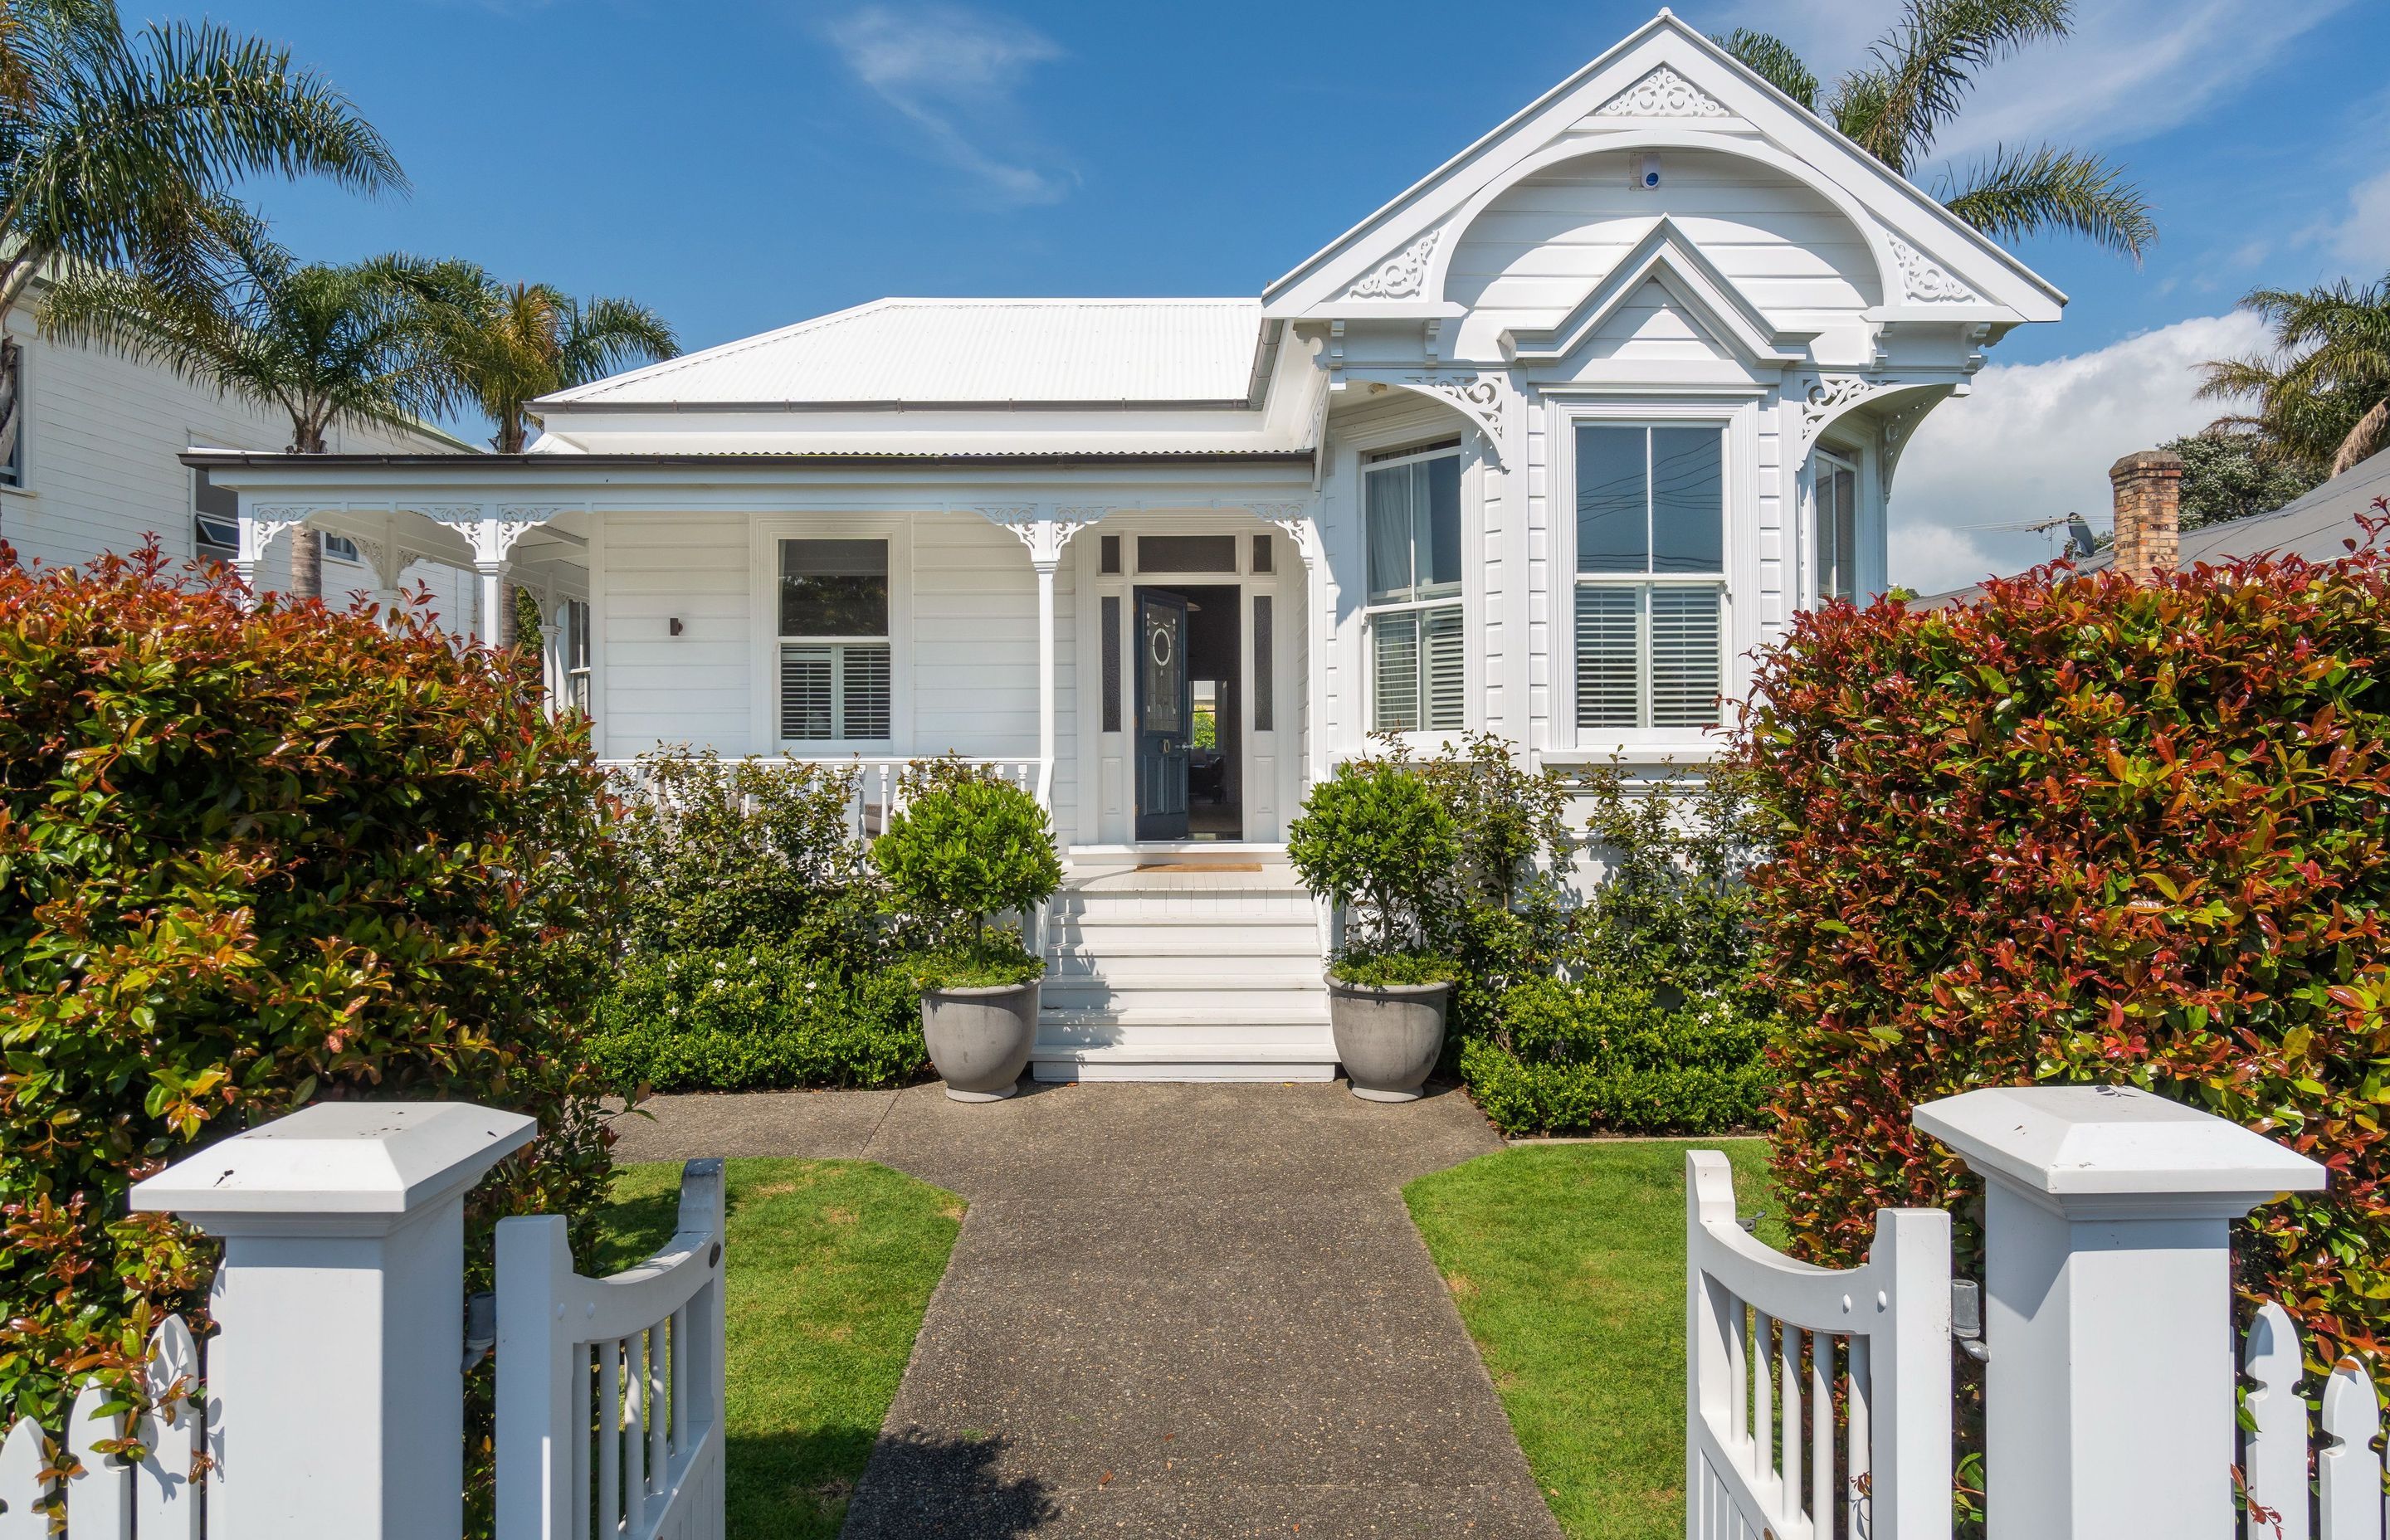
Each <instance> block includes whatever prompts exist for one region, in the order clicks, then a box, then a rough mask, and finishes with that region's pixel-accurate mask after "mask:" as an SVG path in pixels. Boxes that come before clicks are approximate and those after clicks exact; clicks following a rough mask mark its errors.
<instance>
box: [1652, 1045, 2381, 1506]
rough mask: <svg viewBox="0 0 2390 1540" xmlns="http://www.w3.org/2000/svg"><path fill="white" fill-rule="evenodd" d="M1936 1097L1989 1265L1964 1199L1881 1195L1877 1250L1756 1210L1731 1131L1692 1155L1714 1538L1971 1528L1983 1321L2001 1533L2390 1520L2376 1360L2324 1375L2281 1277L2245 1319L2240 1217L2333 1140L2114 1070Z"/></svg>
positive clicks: (1690, 1412)
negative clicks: (2283, 1142)
mask: <svg viewBox="0 0 2390 1540" xmlns="http://www.w3.org/2000/svg"><path fill="white" fill-rule="evenodd" d="M1971 1104H1972V1105H1971ZM1918 1124H1919V1126H1920V1128H1921V1129H1924V1130H1926V1131H1928V1132H1931V1133H1934V1135H1935V1136H1937V1137H1940V1138H1941V1139H1942V1140H1943V1142H1945V1143H1946V1144H1948V1145H1949V1146H1950V1147H1951V1148H1953V1149H1956V1150H1958V1151H1959V1152H1960V1154H1961V1155H1962V1156H1964V1157H1965V1158H1966V1159H1967V1161H1968V1162H1969V1164H1970V1165H1971V1166H1972V1167H1973V1168H1974V1169H1975V1170H1976V1172H1977V1173H1978V1174H1979V1175H1982V1176H1984V1177H1985V1184H1986V1210H1985V1232H1984V1234H1985V1280H1984V1283H1983V1285H1982V1290H1981V1292H1978V1290H1977V1286H1976V1285H1975V1284H1972V1283H1966V1284H1963V1285H1961V1287H1960V1289H1959V1290H1954V1289H1953V1279H1952V1275H1951V1253H1950V1234H1951V1229H1950V1217H1949V1215H1948V1214H1947V1213H1941V1212H1939V1211H1934V1210H1908V1209H1886V1210H1882V1211H1880V1212H1879V1213H1878V1214H1877V1216H1876V1231H1875V1236H1874V1240H1873V1244H1872V1246H1871V1248H1870V1253H1869V1259H1868V1261H1867V1263H1866V1264H1864V1265H1862V1266H1859V1267H1856V1268H1850V1269H1846V1270H1831V1269H1827V1268H1821V1267H1816V1266H1812V1265H1810V1264H1805V1263H1802V1262H1799V1261H1796V1260H1794V1259H1793V1258H1792V1257H1789V1256H1786V1255H1784V1254H1783V1253H1782V1252H1780V1251H1775V1250H1774V1249H1772V1248H1770V1247H1768V1246H1767V1245H1766V1244H1764V1243H1763V1242H1762V1241H1760V1240H1759V1239H1758V1238H1757V1237H1756V1236H1755V1235H1754V1234H1752V1233H1750V1232H1749V1231H1747V1230H1745V1229H1744V1228H1743V1226H1741V1223H1740V1222H1739V1221H1738V1218H1737V1213H1736V1205H1735V1198H1734V1184H1733V1175H1732V1172H1731V1170H1730V1169H1729V1168H1728V1164H1727V1161H1726V1160H1725V1158H1724V1157H1723V1156H1722V1155H1719V1154H1718V1153H1716V1152H1715V1151H1707V1150H1696V1151H1691V1152H1689V1154H1688V1155H1687V1158H1686V1172H1685V1174H1686V1209H1687V1218H1686V1259H1687V1267H1686V1277H1687V1282H1686V1334H1687V1341H1686V1372H1687V1398H1686V1472H1687V1488H1686V1508H1687V1513H1686V1534H1687V1535H1688V1536H1689V1537H1690V1540H1949V1536H1950V1534H1951V1533H1952V1529H1953V1518H1954V1497H1955V1495H1956V1491H1957V1489H1956V1486H1955V1484H1954V1482H1953V1474H1954V1472H1953V1466H1952V1430H1953V1423H1954V1412H1955V1407H1956V1403H1955V1400H1954V1396H1953V1385H1952V1381H1953V1374H1952V1367H1953V1364H1954V1362H1955V1360H1954V1357H1953V1354H1954V1352H1956V1351H1958V1350H1960V1349H1961V1348H1963V1349H1964V1350H1965V1351H1967V1352H1969V1353H1970V1354H1972V1355H1974V1356H1975V1357H1977V1358H1978V1359H1980V1360H1982V1361H1984V1363H1985V1404H1984V1418H1985V1458H1984V1464H1983V1482H1984V1489H1983V1492H1982V1493H1981V1494H1980V1500H1981V1501H1982V1504H1983V1507H1984V1509H1985V1523H1986V1531H1985V1533H1986V1534H1987V1536H1988V1540H2093V1537H2099V1540H2109V1537H2112V1536H2123V1535H2141V1534H2147V1535H2151V1536H2159V1535H2163V1536H2165V1540H2226V1537H2227V1536H2232V1535H2238V1536H2239V1537H2240V1540H2385V1534H2390V1529H2385V1519H2386V1518H2390V1510H2385V1504H2384V1491H2383V1480H2384V1457H2383V1455H2382V1453H2381V1452H2380V1451H2379V1450H2378V1449H2377V1448H2376V1444H2377V1443H2378V1441H2379V1440H2380V1437H2381V1435H2382V1431H2383V1418H2382V1408H2381V1402H2380V1398H2379V1395H2378V1393H2377V1391H2376V1387H2375V1385H2374V1382H2373V1380H2371V1378H2370V1377H2369V1375H2368V1373H2367V1372H2366V1370H2365V1369H2364V1367H2362V1366H2360V1365H2358V1363H2356V1362H2355V1361H2348V1362H2344V1363H2343V1364H2341V1365H2340V1366H2339V1367H2336V1368H2335V1369H2333V1371H2332V1373H2331V1374H2330V1375H2329V1376H2328V1377H2327V1378H2326V1379H2325V1380H2323V1381H2322V1382H2321V1383H2320V1384H2319V1385H2312V1384H2310V1383H2309V1381H2308V1376H2307V1373H2306V1367H2305V1364H2304V1359H2303V1355H2302V1352H2301V1347H2300V1341H2299V1336H2298V1332H2297V1329H2296V1328H2295V1327H2294V1324H2293V1322H2292V1320H2291V1317H2290V1315H2288V1314H2287V1313H2286V1312H2285V1311H2284V1310H2282V1308H2281V1306H2279V1305H2275V1304H2268V1305H2266V1306H2264V1307H2263V1308H2262V1309H2261V1310H2260V1311H2259V1312H2258V1314H2257V1316H2256V1318H2255V1322H2254V1323H2253V1324H2252V1325H2251V1327H2250V1328H2249V1329H2248V1331H2247V1333H2246V1335H2245V1337H2243V1338H2242V1341H2240V1342H2239V1343H2238V1344H2236V1343H2235V1342H2234V1341H2233V1340H2232V1337H2231V1328H2230V1321H2231V1312H2232V1308H2233V1305H2232V1296H2231V1288H2230V1278H2231V1271H2230V1267H2229V1221H2230V1220H2231V1219H2233V1218H2236V1217H2238V1216H2239V1215H2241V1214H2243V1213H2247V1212H2248V1211H2249V1210H2250V1209H2252V1208H2255V1207H2256V1206H2258V1205H2260V1204H2262V1203H2265V1202H2268V1201H2271V1200H2273V1198H2274V1197H2276V1196H2278V1195H2279V1194H2280V1193H2281V1192H2282V1191H2285V1190H2292V1189H2308V1190H2311V1189H2313V1188H2315V1187H2319V1186H2320V1185H2321V1183H2322V1179H2323V1174H2322V1171H2321V1168H2320V1167H2315V1166H2313V1164H2312V1162H2308V1161H2305V1160H2304V1159H2303V1158H2300V1157H2297V1156H2294V1155H2292V1154H2291V1153H2290V1152H2288V1151H2285V1150H2281V1149H2279V1148H2277V1147H2273V1146H2270V1145H2268V1144H2267V1143H2266V1142H2265V1141H2263V1140H2261V1139H2259V1138H2258V1136H2255V1135H2254V1134H2251V1133H2250V1132H2249V1131H2248V1130H2245V1129H2242V1128H2240V1127H2238V1126H2237V1125H2234V1124H2229V1123H2224V1122H2223V1121H2222V1120H2219V1119H2212V1118H2209V1117H2207V1115H2206V1114H2204V1113H2200V1112H2194V1111H2191V1110H2189V1109H2185V1108H2181V1107H2179V1106H2178V1105H2176V1104H2174V1103H2169V1102H2162V1101H2160V1100H2159V1098H2156V1097H2148V1096H2146V1095H2145V1094H2142V1093H2138V1092H2134V1093H2116V1092H2112V1091H2107V1090H2105V1089H2104V1088H2101V1089H2099V1090H2096V1091H2095V1090H2094V1088H2063V1089H2058V1090H2055V1091H2054V1092H2053V1090H2051V1089H2038V1090H2013V1089H2011V1090H2000V1091H1995V1092H1976V1093H1972V1094H1971V1095H1970V1096H1969V1097H1954V1098H1951V1099H1950V1100H1948V1101H1946V1102H1942V1103H1935V1104H1930V1105H1929V1106H1928V1107H1926V1108H1922V1109H1920V1110H1919V1116H1918ZM1979 1306H1987V1307H1988V1308H1979ZM2236 1347H2237V1351H2236ZM2236 1370H2237V1371H2238V1375H2239V1377H2240V1380H2241V1384H2242V1386H2243V1387H2245V1395H2236V1386H2235V1375H2236ZM2308 1391H2312V1392H2314V1400H2313V1401H2312V1402H2310V1401H2309V1399H2307V1396H2306V1393H2305V1392H2308ZM2236 1402H2237V1403H2239V1405H2236ZM2244 1406H2245V1414H2246V1416H2245V1421H2244V1420H2243V1418H2242V1415H2241V1414H2242V1407H2244Z"/></svg>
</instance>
